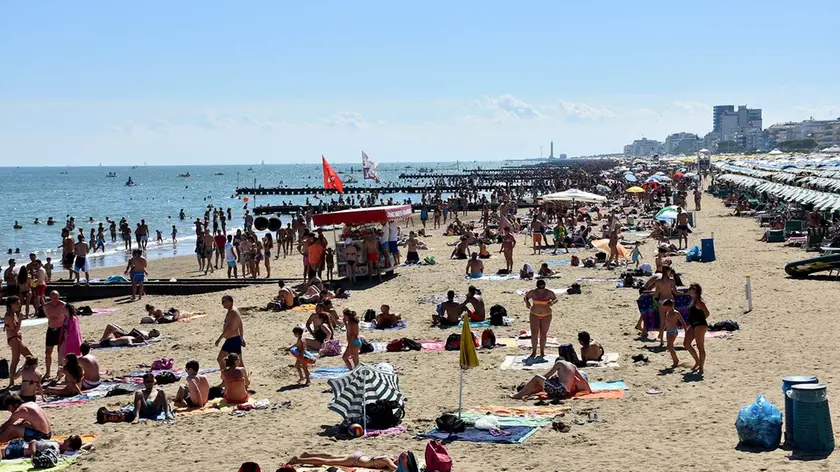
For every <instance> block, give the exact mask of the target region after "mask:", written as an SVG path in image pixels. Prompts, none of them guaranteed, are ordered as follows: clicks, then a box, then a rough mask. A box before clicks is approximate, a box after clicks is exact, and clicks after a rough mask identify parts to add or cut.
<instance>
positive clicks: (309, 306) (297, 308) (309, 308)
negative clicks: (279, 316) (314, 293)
mask: <svg viewBox="0 0 840 472" xmlns="http://www.w3.org/2000/svg"><path fill="white" fill-rule="evenodd" d="M289 310H291V311H315V305H313V304H311V303H307V304H304V305H298V306H293V307H291V308H289Z"/></svg>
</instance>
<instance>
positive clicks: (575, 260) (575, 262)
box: [572, 256, 580, 267]
mask: <svg viewBox="0 0 840 472" xmlns="http://www.w3.org/2000/svg"><path fill="white" fill-rule="evenodd" d="M579 265H580V258H579V257H578V256H572V267H577V266H579Z"/></svg>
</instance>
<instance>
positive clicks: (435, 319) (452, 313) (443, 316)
mask: <svg viewBox="0 0 840 472" xmlns="http://www.w3.org/2000/svg"><path fill="white" fill-rule="evenodd" d="M463 312H464V305H462V304H461V303H458V302H456V301H455V291H454V290H450V291H448V292H446V301H445V302H443V303H441V304H440V307H439V308H438V312H437V313H436V314H434V315H432V325H438V324H440V325H456V324H458V322H460V321H461V313H463Z"/></svg>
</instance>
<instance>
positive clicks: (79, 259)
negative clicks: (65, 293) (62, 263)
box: [73, 234, 90, 285]
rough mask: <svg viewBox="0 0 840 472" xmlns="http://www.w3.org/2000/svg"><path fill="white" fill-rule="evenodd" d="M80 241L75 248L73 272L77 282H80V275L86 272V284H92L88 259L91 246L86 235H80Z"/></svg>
mask: <svg viewBox="0 0 840 472" xmlns="http://www.w3.org/2000/svg"><path fill="white" fill-rule="evenodd" d="M78 241H79V242H77V243H76V246H75V248H74V254H75V255H76V260H75V262H74V263H73V273H74V274H75V275H76V284H77V285H78V284H79V275H80V274H81V273H82V272H84V273H85V284H86V285H88V284H90V272H89V271H90V265H89V264H88V261H87V254H88V251H89V250H90V247H89V246H88V245H87V243H86V242H85V237H84V236H83V235H81V234H80V235H79V236H78Z"/></svg>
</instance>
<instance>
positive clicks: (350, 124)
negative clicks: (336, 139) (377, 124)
mask: <svg viewBox="0 0 840 472" xmlns="http://www.w3.org/2000/svg"><path fill="white" fill-rule="evenodd" d="M326 122H327V125H328V126H333V127H336V128H350V129H359V128H364V127H365V126H367V124H368V123H367V121H365V119H364V117H363V116H362V115H360V114H358V113H355V112H351V111H339V112H336V113H334V114H333V115H332V116H331V117H329V118H327V121H326Z"/></svg>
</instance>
